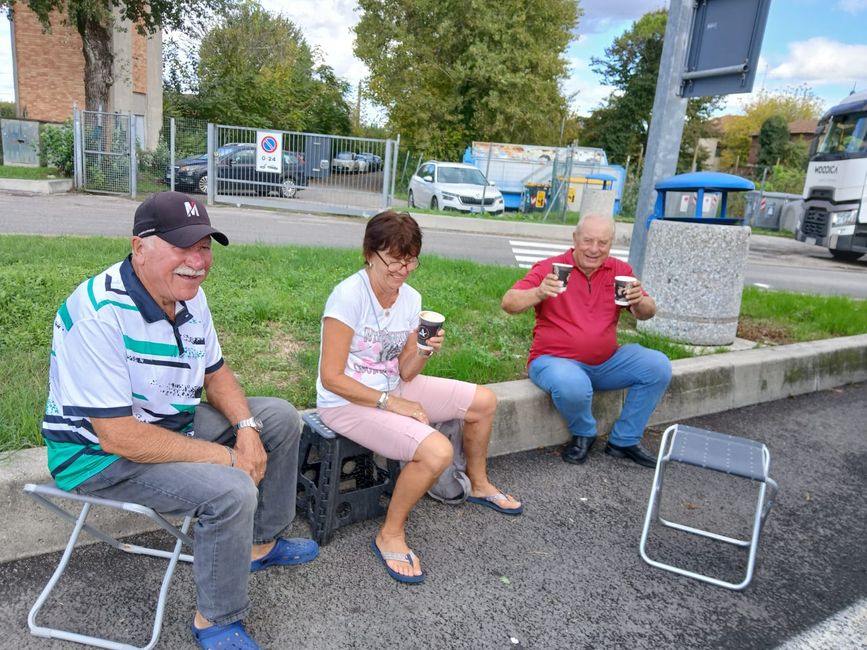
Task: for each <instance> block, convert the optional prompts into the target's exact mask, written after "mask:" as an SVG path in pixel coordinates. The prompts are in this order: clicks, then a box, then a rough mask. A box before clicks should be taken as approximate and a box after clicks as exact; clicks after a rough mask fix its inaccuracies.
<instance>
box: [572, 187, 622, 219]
mask: <svg viewBox="0 0 867 650" xmlns="http://www.w3.org/2000/svg"><path fill="white" fill-rule="evenodd" d="M616 198H617V195H616V193H615V191H614V190H602V189H598V188H596V187H586V188H584V193H583V194H582V196H581V208H580V212H581V214H582V215H585V214H601V215H605V216H606V217H611V216H614V199H616Z"/></svg>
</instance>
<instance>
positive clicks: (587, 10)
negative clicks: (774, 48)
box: [578, 0, 858, 34]
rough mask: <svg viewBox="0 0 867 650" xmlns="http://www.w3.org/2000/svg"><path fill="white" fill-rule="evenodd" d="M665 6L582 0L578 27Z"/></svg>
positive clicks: (593, 29) (664, 2)
mask: <svg viewBox="0 0 867 650" xmlns="http://www.w3.org/2000/svg"><path fill="white" fill-rule="evenodd" d="M844 1H848V2H857V1H858V0H844ZM666 8H668V0H582V1H581V9H583V10H584V15H583V16H581V19H580V20H579V23H578V29H579V31H580V32H581V33H582V34H599V33H603V32H607V31H609V30H610V29H612V28H615V27H617V26H618V25H619V24H621V23H624V22H631V21H633V20H638V19H639V18H641V17H642V16H643V15H644V14H646V13H648V12H651V11H656V10H657V9H666Z"/></svg>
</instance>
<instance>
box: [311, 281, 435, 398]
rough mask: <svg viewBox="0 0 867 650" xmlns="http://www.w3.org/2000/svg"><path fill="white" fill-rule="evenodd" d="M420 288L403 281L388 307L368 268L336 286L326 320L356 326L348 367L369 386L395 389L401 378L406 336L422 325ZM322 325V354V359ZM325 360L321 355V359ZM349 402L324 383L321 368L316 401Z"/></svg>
mask: <svg viewBox="0 0 867 650" xmlns="http://www.w3.org/2000/svg"><path fill="white" fill-rule="evenodd" d="M420 311H421V294H420V293H419V292H418V291H416V290H415V289H413V288H412V287H411V286H409V285H407V284H403V285H401V287H400V290H399V292H398V295H397V300H396V301H395V302H394V305H392V306H391V307H389V308H388V309H383V307H382V306H381V305H380V304H379V302H378V301H377V300H376V296H375V295H374V293H373V289H372V288H371V286H370V279H369V278H368V277H367V273H366V272H365V271H364V270H361V271H359V272H358V273H354V274H353V275H351V276H349V277H348V278H346V279H345V280H343V282H341V283H340V284H338V285H337V286H336V287H334V290H333V291H332V292H331V295H330V296H329V297H328V301H327V302H326V303H325V312H324V313H323V314H322V320H323V322H324V320H325V319H326V318H334V319H336V320H339V321H340V322H341V323H344V324H346V325H348V326H349V327H350V328H352V332H353V334H352V342H351V343H350V345H349V356H347V358H346V368H345V369H344V372H345V373H346V374H347V375H348V376H349V377H352V378H353V379H355V380H357V381H360V382H361V383H362V384H364V385H365V386H370V387H371V388H375V389H376V390H379V391H392V390H394V389H395V388H397V386H398V384H400V370H399V369H398V357H399V356H400V353H401V352H402V351H403V347H404V345H405V344H406V340H407V337H409V335H410V332H412V331H413V330H414V329H415V328H416V327H418V315H419V312H420ZM321 340H322V334H321V330H320V344H319V346H320V348H319V358H320V360H321V359H322V343H321ZM320 362H321V361H320ZM344 404H349V402H348V401H347V400H345V399H343V398H342V397H340V396H339V395H336V394H335V393H332V392H331V391H328V390H326V389H325V388H324V387H323V386H322V377H321V371H320V376H318V377H317V378H316V406H317V407H318V408H331V407H334V406H343V405H344Z"/></svg>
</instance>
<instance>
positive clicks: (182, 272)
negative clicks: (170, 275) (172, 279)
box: [175, 266, 205, 278]
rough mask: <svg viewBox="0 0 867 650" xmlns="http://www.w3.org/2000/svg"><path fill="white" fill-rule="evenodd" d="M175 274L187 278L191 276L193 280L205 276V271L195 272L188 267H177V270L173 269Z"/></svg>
mask: <svg viewBox="0 0 867 650" xmlns="http://www.w3.org/2000/svg"><path fill="white" fill-rule="evenodd" d="M175 273H177V274H178V275H187V276H192V277H194V278H198V277H200V276H203V275H204V274H205V269H199V270H196V269H191V268H190V267H189V266H179V267H178V268H176V269H175Z"/></svg>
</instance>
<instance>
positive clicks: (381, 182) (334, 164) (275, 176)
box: [174, 124, 400, 216]
mask: <svg viewBox="0 0 867 650" xmlns="http://www.w3.org/2000/svg"><path fill="white" fill-rule="evenodd" d="M267 133H268V134H271V135H273V136H274V140H273V142H274V143H276V144H277V145H278V147H277V148H278V149H279V150H280V154H281V155H280V158H281V160H280V161H279V162H276V161H275V162H274V163H273V169H274V171H270V172H269V171H257V164H256V163H257V161H256V158H257V155H259V152H260V150H259V147H258V144H259V141H260V140H261V138H262V137H264V133H263V131H262V130H258V131H257V130H256V129H253V128H247V127H237V126H224V125H216V124H210V125H208V156H207V160H206V164H205V165H204V166H203V165H201V164H199V165H198V166H197V165H196V164H188V165H183V164H181V165H179V164H177V163H176V168H175V179H174V181H175V184H176V186H178V189H181V190H184V189H186V190H191V191H207V193H208V200H209V201H216V202H220V203H233V204H237V205H240V204H245V205H256V206H262V207H276V208H283V209H288V210H293V211H304V212H330V213H335V214H347V215H353V216H371V215H373V214H376V213H377V212H379V211H381V210H383V209H385V208H388V207H389V206H391V204H392V198H393V196H394V177H395V174H394V172H395V169H394V168H395V164H396V161H397V151H398V147H399V142H400V139H399V138H398V140H377V139H373V138H355V137H348V136H336V135H325V134H321V133H300V132H294V131H268V132H267ZM278 168H279V171H277V169H278Z"/></svg>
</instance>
